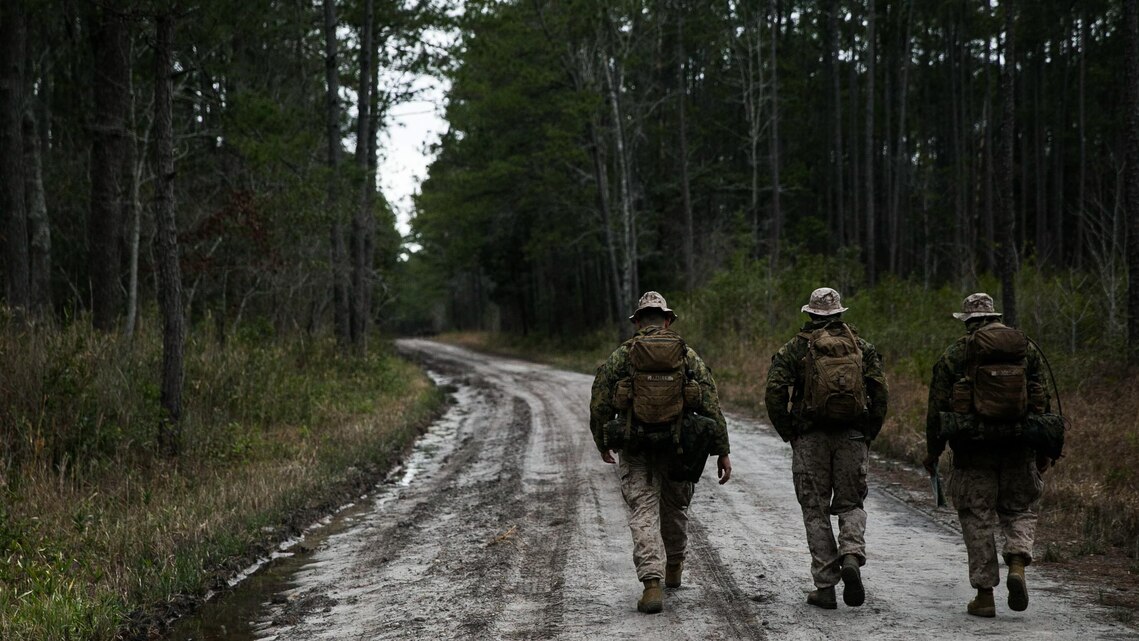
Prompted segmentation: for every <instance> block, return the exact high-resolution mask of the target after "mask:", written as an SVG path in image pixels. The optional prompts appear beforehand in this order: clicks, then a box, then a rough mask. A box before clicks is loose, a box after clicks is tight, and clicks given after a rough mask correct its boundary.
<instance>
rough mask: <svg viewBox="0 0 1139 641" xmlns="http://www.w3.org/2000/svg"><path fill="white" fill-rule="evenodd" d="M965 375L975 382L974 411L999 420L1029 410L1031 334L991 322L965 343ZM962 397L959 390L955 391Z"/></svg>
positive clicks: (1022, 413) (956, 395)
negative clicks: (1029, 337) (1029, 345)
mask: <svg viewBox="0 0 1139 641" xmlns="http://www.w3.org/2000/svg"><path fill="white" fill-rule="evenodd" d="M965 362H966V366H965V376H966V377H967V380H968V381H970V382H971V383H972V385H971V387H972V396H973V398H972V404H971V405H972V408H971V409H972V411H973V412H974V413H976V414H977V415H979V416H981V417H984V418H990V419H996V420H1005V421H1007V420H1015V419H1020V418H1023V417H1024V416H1025V414H1026V413H1027V412H1028V337H1027V336H1026V335H1025V334H1024V332H1022V331H1020V330H1019V329H1015V328H1013V327H1008V326H1006V325H1004V324H1002V323H989V324H987V325H984V326H982V327H980V328H978V329H976V330H974V332H973V333H972V334H971V335H970V336H969V338H968V339H967V342H966V344H965ZM954 396H955V399H956V400H960V399H959V396H960V391H955V394H954Z"/></svg>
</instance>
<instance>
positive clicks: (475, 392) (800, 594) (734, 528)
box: [169, 340, 1139, 641]
mask: <svg viewBox="0 0 1139 641" xmlns="http://www.w3.org/2000/svg"><path fill="white" fill-rule="evenodd" d="M400 348H401V350H403V351H405V352H406V353H409V354H412V355H414V356H416V357H417V358H420V359H422V360H423V361H424V362H425V363H426V364H427V365H428V366H429V367H430V368H431V369H432V370H433V371H435V372H436V373H437V375H438V376H440V377H442V378H441V380H444V381H447V382H450V383H451V384H453V385H454V389H455V393H454V403H453V405H452V406H451V407H450V409H449V411H448V412H447V413H446V414H445V415H444V416H443V418H441V419H440V420H439V421H438V422H437V423H436V424H435V425H434V426H433V427H432V428H431V430H430V431H429V432H428V434H427V435H425V436H424V437H423V438H422V439H421V441H420V443H419V444H418V445H417V446H416V449H415V450H414V452H413V454H412V455H411V456H410V458H409V459H408V460H407V462H406V463H405V466H404V468H403V469H402V470H401V472H399V473H396V474H394V475H392V476H390V477H389V483H388V484H386V485H385V486H384V487H382V488H380V490H379V491H377V492H376V493H375V494H374V495H371V496H369V497H368V499H367V500H366V501H362V502H360V504H359V505H357V506H353V508H351V510H348V511H346V514H345V515H344V516H342V517H340V518H338V519H337V520H336V521H334V522H330V523H329V524H328V525H327V526H326V527H325V528H322V529H323V530H324V531H323V532H322V533H321V534H320V535H319V536H316V535H314V536H312V537H307V538H306V539H305V543H304V545H307V546H309V548H311V551H309V552H305V553H302V554H296V555H294V556H292V557H289V558H288V559H286V560H284V561H282V562H279V563H278V564H275V565H274V566H272V567H271V568H270V569H269V570H266V571H262V572H261V573H258V574H257V575H254V579H253V580H250V581H248V582H247V583H248V584H249V585H250V586H251V588H253V590H254V591H255V594H254V597H253V598H252V600H257V601H259V603H258V604H257V605H253V604H252V603H249V602H242V603H241V604H240V605H238V606H236V610H235V611H234V612H233V613H232V614H231V615H230V617H229V618H228V619H226V620H227V621H229V623H228V624H227V625H225V628H224V629H221V628H219V627H217V626H214V627H212V628H211V627H210V626H209V625H204V624H202V625H199V626H198V627H196V628H194V627H192V626H190V627H186V628H184V629H182V630H180V631H178V632H176V633H175V634H174V635H172V636H170V637H169V638H171V639H177V641H184V640H187V639H195V640H197V641H206V640H207V639H226V640H228V641H234V640H238V639H240V640H245V639H277V640H280V641H292V640H301V639H304V640H308V639H336V640H338V641H344V640H349V639H353V640H354V639H369V640H371V639H419V638H424V639H426V638H432V639H435V638H447V639H450V638H467V639H567V640H571V641H572V640H583V639H594V638H602V637H604V638H661V639H787V640H792V641H797V640H808V639H811V640H813V639H832V638H841V639H869V640H886V639H899V640H901V639H906V640H910V639H917V638H922V637H927V638H935V639H972V638H977V637H990V636H992V637H998V636H1000V637H1006V636H1007V637H1017V638H1030V639H1076V638H1080V639H1139V633H1137V632H1136V630H1135V629H1134V628H1132V627H1129V626H1128V625H1125V624H1124V623H1122V622H1120V620H1118V619H1119V618H1118V616H1113V610H1112V609H1111V608H1110V607H1108V606H1105V605H1102V604H1098V603H1097V602H1096V601H1095V600H1094V599H1091V598H1089V595H1088V594H1086V593H1085V592H1083V591H1080V590H1072V589H1071V585H1070V583H1069V582H1068V579H1069V576H1068V575H1067V574H1066V573H1064V572H1061V571H1059V570H1057V569H1055V568H1047V567H1044V568H1039V569H1038V568H1037V567H1036V566H1033V567H1032V568H1030V571H1029V589H1030V594H1031V605H1030V607H1029V610H1028V611H1027V612H1022V613H1016V612H1011V611H1009V610H1008V608H1007V607H1006V606H1005V604H1004V599H1003V598H1000V599H998V603H997V611H998V616H997V618H995V619H977V618H973V617H969V616H967V615H966V614H965V613H964V610H965V603H966V602H967V601H968V599H969V598H970V596H971V594H972V590H971V589H970V588H969V585H968V579H967V574H966V564H965V551H964V548H963V546H962V543H961V537H960V533H959V532H958V531H956V529H955V519H954V518H953V514H952V513H951V512H950V511H948V510H946V509H944V508H943V509H940V510H938V509H934V508H932V507H929V506H928V505H927V504H928V503H929V497H928V485H926V486H924V490H923V488H922V486H921V484H920V483H915V482H914V481H913V479H920V478H921V477H920V475H919V474H918V473H917V472H916V471H914V470H909V471H906V470H900V469H897V468H895V467H891V466H890V465H887V464H885V463H882V462H878V461H876V462H875V463H874V464H873V466H872V467H873V468H874V471H873V475H874V480H873V481H872V490H871V493H870V496H869V498H868V499H867V503H866V509H867V512H868V514H869V524H868V528H867V542H868V562H867V565H866V567H865V568H864V570H863V579H864V582H865V584H866V590H867V598H866V604H865V605H864V606H862V607H860V608H848V607H845V606H844V605H842V604H841V600H840V605H839V609H838V610H834V611H823V610H818V609H815V608H813V607H811V606H808V605H807V604H806V602H805V597H806V592H807V591H808V590H810V589H812V587H813V586H812V585H811V581H810V574H809V564H810V559H809V555H808V554H807V550H806V544H805V541H804V532H803V525H802V520H801V514H800V512H799V508H798V504H797V503H796V501H795V498H794V491H793V489H792V484H791V472H790V448H788V447H787V446H786V445H785V444H783V443H782V442H781V441H780V440H779V438H778V437H777V436H775V435H774V433H773V432H772V430H771V429H770V428H768V427H767V426H764V425H762V424H760V423H758V422H757V421H754V420H750V419H747V418H744V417H736V416H731V417H729V429H730V431H731V439H732V462H733V466H734V471H733V477H732V480H731V482H730V483H728V484H727V485H724V486H718V485H716V483H715V481H714V479H713V478H712V476H713V475H712V474H706V475H705V478H704V480H703V481H702V482H701V483H699V484H698V485H697V488H696V495H695V498H694V500H693V503H692V506H691V508H690V516H691V522H690V532H689V533H690V542H689V560H688V563H687V565H686V568H685V575H684V585H683V586H682V587H680V588H677V589H670V590H666V594H665V610H664V612H663V613H661V614H658V615H651V616H649V615H642V614H639V613H637V611H636V607H635V603H636V599H637V597H638V596H639V595H640V588H641V586H640V584H639V583H638V582H637V580H636V575H635V573H634V570H633V562H632V553H631V550H632V542H631V539H630V535H629V530H628V527H627V525H626V520H625V506H624V503H623V501H622V499H621V495H620V492H619V489H618V483H617V477H616V468H615V466H611V465H606V464H605V463H604V462H602V461H601V460H600V458H599V456H598V454H597V452H596V450H595V449H594V446H593V442H592V439H591V438H590V436H589V430H588V427H587V423H588V400H589V398H588V397H589V388H590V382H591V379H590V377H588V376H585V375H582V374H575V373H570V372H565V371H561V370H556V369H553V368H550V367H547V366H543V365H536V364H533V363H525V362H521V361H514V360H509V359H503V358H498V357H492V356H486V355H481V354H475V353H472V352H469V351H466V350H464V349H461V348H457V347H453V346H445V345H440V344H436V343H432V342H429V341H422V340H407V341H401V342H400ZM892 475H893V476H892ZM898 475H902V476H898ZM898 478H904V479H906V481H905V482H902V481H899V480H897V479H898ZM277 568H284V569H283V570H278V569H277ZM274 572H278V573H279V578H277V579H273V580H271V581H269V582H268V583H265V584H263V585H261V586H260V587H254V585H255V584H254V583H253V581H254V580H256V579H257V577H259V576H265V577H269V576H272V575H273V573H274ZM244 585H245V584H243V586H244ZM243 589H244V587H241V588H239V589H238V590H237V592H238V593H240V592H242V591H243ZM999 590H1000V588H998V594H1000V592H999ZM1001 596H1002V597H1003V595H1001ZM231 598H234V599H236V598H240V597H238V596H236V595H229V596H227V597H226V598H224V599H219V600H218V602H217V603H218V606H220V604H221V603H222V602H225V601H228V600H230V599H231ZM218 606H210V608H215V607H218ZM210 608H207V609H206V610H205V611H204V612H203V616H202V617H199V621H200V622H204V621H208V620H209V618H210V616H211V615H210V614H209V610H210ZM237 627H239V628H241V629H240V630H238V629H235V628H237Z"/></svg>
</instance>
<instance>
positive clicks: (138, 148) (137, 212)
mask: <svg viewBox="0 0 1139 641" xmlns="http://www.w3.org/2000/svg"><path fill="white" fill-rule="evenodd" d="M136 113H137V108H136V104H135V93H134V88H133V84H132V88H131V109H130V131H131V132H132V136H131V139H130V140H129V141H128V143H127V144H128V145H129V146H130V148H131V149H132V151H131V154H130V156H131V158H132V162H133V164H131V165H128V169H129V170H130V207H129V208H128V210H127V213H128V215H129V216H130V236H129V238H128V243H127V251H128V252H130V255H129V256H128V257H127V261H128V269H127V319H126V327H125V328H124V333H125V334H126V335H127V336H134V333H135V329H136V326H137V324H138V260H139V256H138V253H139V250H140V248H141V238H140V237H141V234H142V177H143V172H144V171H145V170H146V162H147V160H146V148H147V146H148V145H149V144H150V134H151V128H152V127H153V126H154V118H151V119H150V120H149V121H148V122H147V124H146V127H145V128H144V129H143V132H142V136H141V138H138V137H136V136H137V134H133V132H137V131H138V122H137V121H138V118H137V117H136V115H135V114H136ZM224 299H225V298H224V293H223V296H222V300H223V301H224ZM222 308H223V309H224V305H223V307H222ZM218 322H219V327H225V319H224V318H221V317H219V318H218Z"/></svg>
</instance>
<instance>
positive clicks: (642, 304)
mask: <svg viewBox="0 0 1139 641" xmlns="http://www.w3.org/2000/svg"><path fill="white" fill-rule="evenodd" d="M653 307H655V308H657V309H659V310H661V311H663V312H664V313H665V314H668V316H669V320H671V321H672V322H674V323H675V322H676V319H677V318H680V317H679V316H677V315H676V312H674V311H672V310H671V309H669V308H668V303H666V302H664V296H661V295H660V293H659V292H645V293H644V294H641V300H640V301H639V302H638V303H637V310H636V311H634V312H633V315H632V316H630V317H629V320H630V321H632V322H634V323H635V322H637V316H638V315H639V314H640V313H641V312H642V311H644V310H646V309H650V308H653Z"/></svg>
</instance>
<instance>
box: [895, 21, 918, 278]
mask: <svg viewBox="0 0 1139 641" xmlns="http://www.w3.org/2000/svg"><path fill="white" fill-rule="evenodd" d="M903 11H904V12H905V13H904V14H903V17H902V21H903V25H904V26H903V28H902V33H903V36H902V37H903V44H902V65H901V66H902V69H901V79H900V80H899V83H898V84H899V85H900V86H899V88H898V138H897V142H896V143H895V146H894V150H895V151H894V185H893V187H894V190H893V194H892V195H891V198H890V218H889V220H890V230H889V239H890V271H891V272H892V273H897V270H898V254H899V250H900V245H901V228H902V214H901V211H900V210H901V200H902V191H903V190H902V186H903V184H904V183H905V180H906V174H907V171H906V168H908V167H909V166H910V163H909V155H908V153H907V151H906V107H907V103H908V102H909V101H908V100H907V98H908V96H909V88H910V83H909V80H910V52H911V45H912V43H911V41H910V15H911V13H912V12H913V3H912V2H911V1H910V0H907V1H906V3H905V8H904V9H903Z"/></svg>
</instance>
